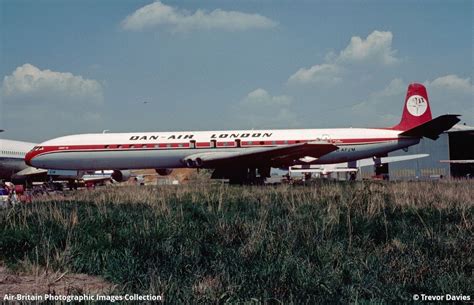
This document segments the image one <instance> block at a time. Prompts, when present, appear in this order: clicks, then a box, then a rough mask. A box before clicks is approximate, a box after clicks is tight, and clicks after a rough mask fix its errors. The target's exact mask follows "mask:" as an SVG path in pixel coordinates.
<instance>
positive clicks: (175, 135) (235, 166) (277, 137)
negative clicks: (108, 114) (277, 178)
mask: <svg viewBox="0 0 474 305" xmlns="http://www.w3.org/2000/svg"><path fill="white" fill-rule="evenodd" d="M458 117H459V115H451V114H447V115H442V116H439V117H437V118H435V119H432V116H431V109H430V105H429V101H428V94H427V91H426V88H425V87H424V86H423V85H422V84H419V83H412V84H410V85H409V86H408V90H407V95H406V98H405V104H404V107H403V112H402V118H401V121H400V123H399V124H397V125H395V126H393V127H388V128H337V129H278V130H229V131H184V132H183V131H181V132H136V133H106V134H78V135H70V136H64V137H59V138H55V139H51V140H49V141H46V142H43V143H41V144H39V145H38V146H36V147H34V148H33V150H31V151H30V152H29V153H28V154H27V155H26V157H25V161H26V163H27V164H28V165H31V166H34V167H38V168H49V169H77V170H96V169H113V170H120V169H147V168H149V169H155V170H156V171H157V173H158V174H161V175H166V174H169V173H170V172H171V171H172V170H173V169H174V168H183V167H188V168H207V169H214V172H213V174H212V176H211V178H216V179H229V183H230V184H257V183H262V182H263V181H264V180H265V178H266V177H269V176H270V170H271V168H282V167H286V168H288V167H290V166H294V165H301V164H332V163H341V162H349V161H354V160H358V159H364V158H372V157H374V156H376V157H377V156H384V155H386V154H387V153H388V152H391V151H394V150H398V149H403V148H406V147H409V146H412V145H415V144H418V143H419V141H420V139H421V138H423V137H427V138H430V139H433V140H435V139H437V138H438V137H439V135H440V134H441V133H442V132H444V131H446V130H448V129H449V128H451V127H452V126H453V125H454V124H456V123H457V122H459V121H460V120H459V118H458ZM305 158H306V160H305ZM308 158H310V159H311V161H308V160H307V159H308Z"/></svg>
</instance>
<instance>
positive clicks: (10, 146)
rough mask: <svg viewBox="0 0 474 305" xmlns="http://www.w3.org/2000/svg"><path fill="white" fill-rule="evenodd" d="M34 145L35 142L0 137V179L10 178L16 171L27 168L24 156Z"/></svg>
mask: <svg viewBox="0 0 474 305" xmlns="http://www.w3.org/2000/svg"><path fill="white" fill-rule="evenodd" d="M35 145H36V143H30V142H23V141H13V140H6V139H0V179H4V180H11V178H12V177H15V174H16V173H18V172H21V171H23V170H25V169H27V168H29V166H28V165H26V164H25V156H26V154H27V153H28V152H29V151H30V150H31V149H33V147H35ZM32 170H34V168H32ZM43 171H44V170H41V171H40V172H43Z"/></svg>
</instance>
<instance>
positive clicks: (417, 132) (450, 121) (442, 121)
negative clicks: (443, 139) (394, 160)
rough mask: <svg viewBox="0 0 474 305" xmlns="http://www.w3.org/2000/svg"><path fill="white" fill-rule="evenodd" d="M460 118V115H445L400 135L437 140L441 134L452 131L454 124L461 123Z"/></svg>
mask: <svg viewBox="0 0 474 305" xmlns="http://www.w3.org/2000/svg"><path fill="white" fill-rule="evenodd" d="M458 116H459V115H458V114H445V115H442V116H439V117H437V118H435V119H432V120H431V121H428V122H426V123H423V124H421V125H418V126H416V127H414V128H411V129H408V130H406V131H404V132H402V133H400V135H401V136H407V137H418V138H422V137H426V138H430V139H432V140H436V139H437V138H439V135H440V134H442V133H443V132H445V131H446V130H448V129H450V128H451V127H453V126H454V124H456V123H457V122H459V121H460V119H459V118H458Z"/></svg>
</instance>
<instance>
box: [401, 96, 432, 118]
mask: <svg viewBox="0 0 474 305" xmlns="http://www.w3.org/2000/svg"><path fill="white" fill-rule="evenodd" d="M406 106H407V110H408V112H409V113H410V114H411V115H413V116H421V115H423V114H424V113H425V112H426V109H428V103H427V102H426V100H425V99H424V98H423V97H422V96H421V95H412V96H410V98H409V99H408V101H407V104H406Z"/></svg>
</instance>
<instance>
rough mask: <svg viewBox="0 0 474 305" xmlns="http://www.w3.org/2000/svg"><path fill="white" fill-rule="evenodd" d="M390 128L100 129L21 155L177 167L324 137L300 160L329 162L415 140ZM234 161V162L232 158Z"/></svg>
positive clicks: (79, 165) (111, 165)
mask: <svg viewBox="0 0 474 305" xmlns="http://www.w3.org/2000/svg"><path fill="white" fill-rule="evenodd" d="M399 133H400V131H398V130H391V129H370V128H340V129H292V130H288V129H281V130H233V131H189V132H187V131H180V132H136V133H105V134H82V135H72V136H65V137H61V138H56V139H53V140H49V141H46V142H44V143H41V144H39V146H38V147H36V148H35V149H34V150H33V151H32V152H30V153H29V154H28V156H27V158H26V160H27V162H28V163H29V164H31V165H32V166H34V167H39V168H48V169H75V170H97V169H143V168H156V169H158V168H181V167H186V165H185V164H184V162H183V161H184V160H185V159H186V157H188V156H190V155H194V154H196V153H206V152H211V153H212V152H227V151H236V150H244V149H252V148H253V149H255V148H262V147H275V146H285V145H292V144H297V143H303V142H310V141H325V142H329V143H332V144H334V145H336V146H337V147H338V149H337V150H336V151H333V152H331V153H328V154H326V155H324V156H322V157H320V158H318V159H314V158H313V160H311V159H310V161H307V160H305V161H301V163H304V164H330V163H339V162H346V161H352V160H357V159H362V158H368V157H373V156H378V155H384V154H386V153H388V152H390V151H394V150H397V149H401V148H405V147H408V146H411V145H414V144H417V143H418V142H419V139H418V138H407V137H399ZM235 165H237V164H235Z"/></svg>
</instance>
